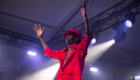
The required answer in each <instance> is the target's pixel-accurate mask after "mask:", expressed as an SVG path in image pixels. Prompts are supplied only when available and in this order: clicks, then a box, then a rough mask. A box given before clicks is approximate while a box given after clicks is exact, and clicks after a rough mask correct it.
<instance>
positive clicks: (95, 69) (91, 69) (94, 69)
mask: <svg viewBox="0 0 140 80" xmlns="http://www.w3.org/2000/svg"><path fill="white" fill-rule="evenodd" d="M90 71H94V72H97V71H98V69H97V68H94V67H91V68H90Z"/></svg>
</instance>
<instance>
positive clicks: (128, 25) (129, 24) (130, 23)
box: [125, 20, 132, 28]
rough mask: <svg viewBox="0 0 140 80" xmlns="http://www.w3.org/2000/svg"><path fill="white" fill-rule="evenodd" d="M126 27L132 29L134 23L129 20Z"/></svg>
mask: <svg viewBox="0 0 140 80" xmlns="http://www.w3.org/2000/svg"><path fill="white" fill-rule="evenodd" d="M125 25H126V26H127V27H129V28H130V27H132V22H131V21H130V20H127V21H126V22H125Z"/></svg>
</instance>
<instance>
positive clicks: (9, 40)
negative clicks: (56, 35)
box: [0, 28, 41, 49]
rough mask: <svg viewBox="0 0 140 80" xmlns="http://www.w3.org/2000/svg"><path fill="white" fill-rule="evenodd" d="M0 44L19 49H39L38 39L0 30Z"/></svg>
mask: <svg viewBox="0 0 140 80" xmlns="http://www.w3.org/2000/svg"><path fill="white" fill-rule="evenodd" d="M0 42H1V43H5V44H8V45H12V46H16V47H19V48H23V49H27V48H40V46H41V43H40V40H39V39H36V38H33V37H30V36H26V35H23V34H20V33H16V32H12V31H9V30H6V29H2V28H0Z"/></svg>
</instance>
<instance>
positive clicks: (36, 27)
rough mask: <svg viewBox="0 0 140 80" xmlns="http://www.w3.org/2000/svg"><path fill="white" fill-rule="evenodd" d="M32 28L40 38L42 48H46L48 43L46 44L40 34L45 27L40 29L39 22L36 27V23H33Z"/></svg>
mask: <svg viewBox="0 0 140 80" xmlns="http://www.w3.org/2000/svg"><path fill="white" fill-rule="evenodd" d="M33 29H34V30H35V32H36V33H37V36H38V38H39V39H40V41H41V43H42V45H43V47H44V49H46V48H47V47H48V45H47V44H46V42H45V40H44V39H43V37H42V34H43V32H44V29H45V28H43V29H41V25H40V24H39V27H38V25H37V24H35V25H34V28H33Z"/></svg>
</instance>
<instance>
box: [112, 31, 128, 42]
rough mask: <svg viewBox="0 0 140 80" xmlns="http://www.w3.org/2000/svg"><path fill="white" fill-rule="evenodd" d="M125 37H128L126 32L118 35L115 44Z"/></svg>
mask: <svg viewBox="0 0 140 80" xmlns="http://www.w3.org/2000/svg"><path fill="white" fill-rule="evenodd" d="M125 37H126V33H125V32H121V33H117V35H116V36H115V37H114V41H115V43H118V42H120V41H122V40H124V39H125Z"/></svg>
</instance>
